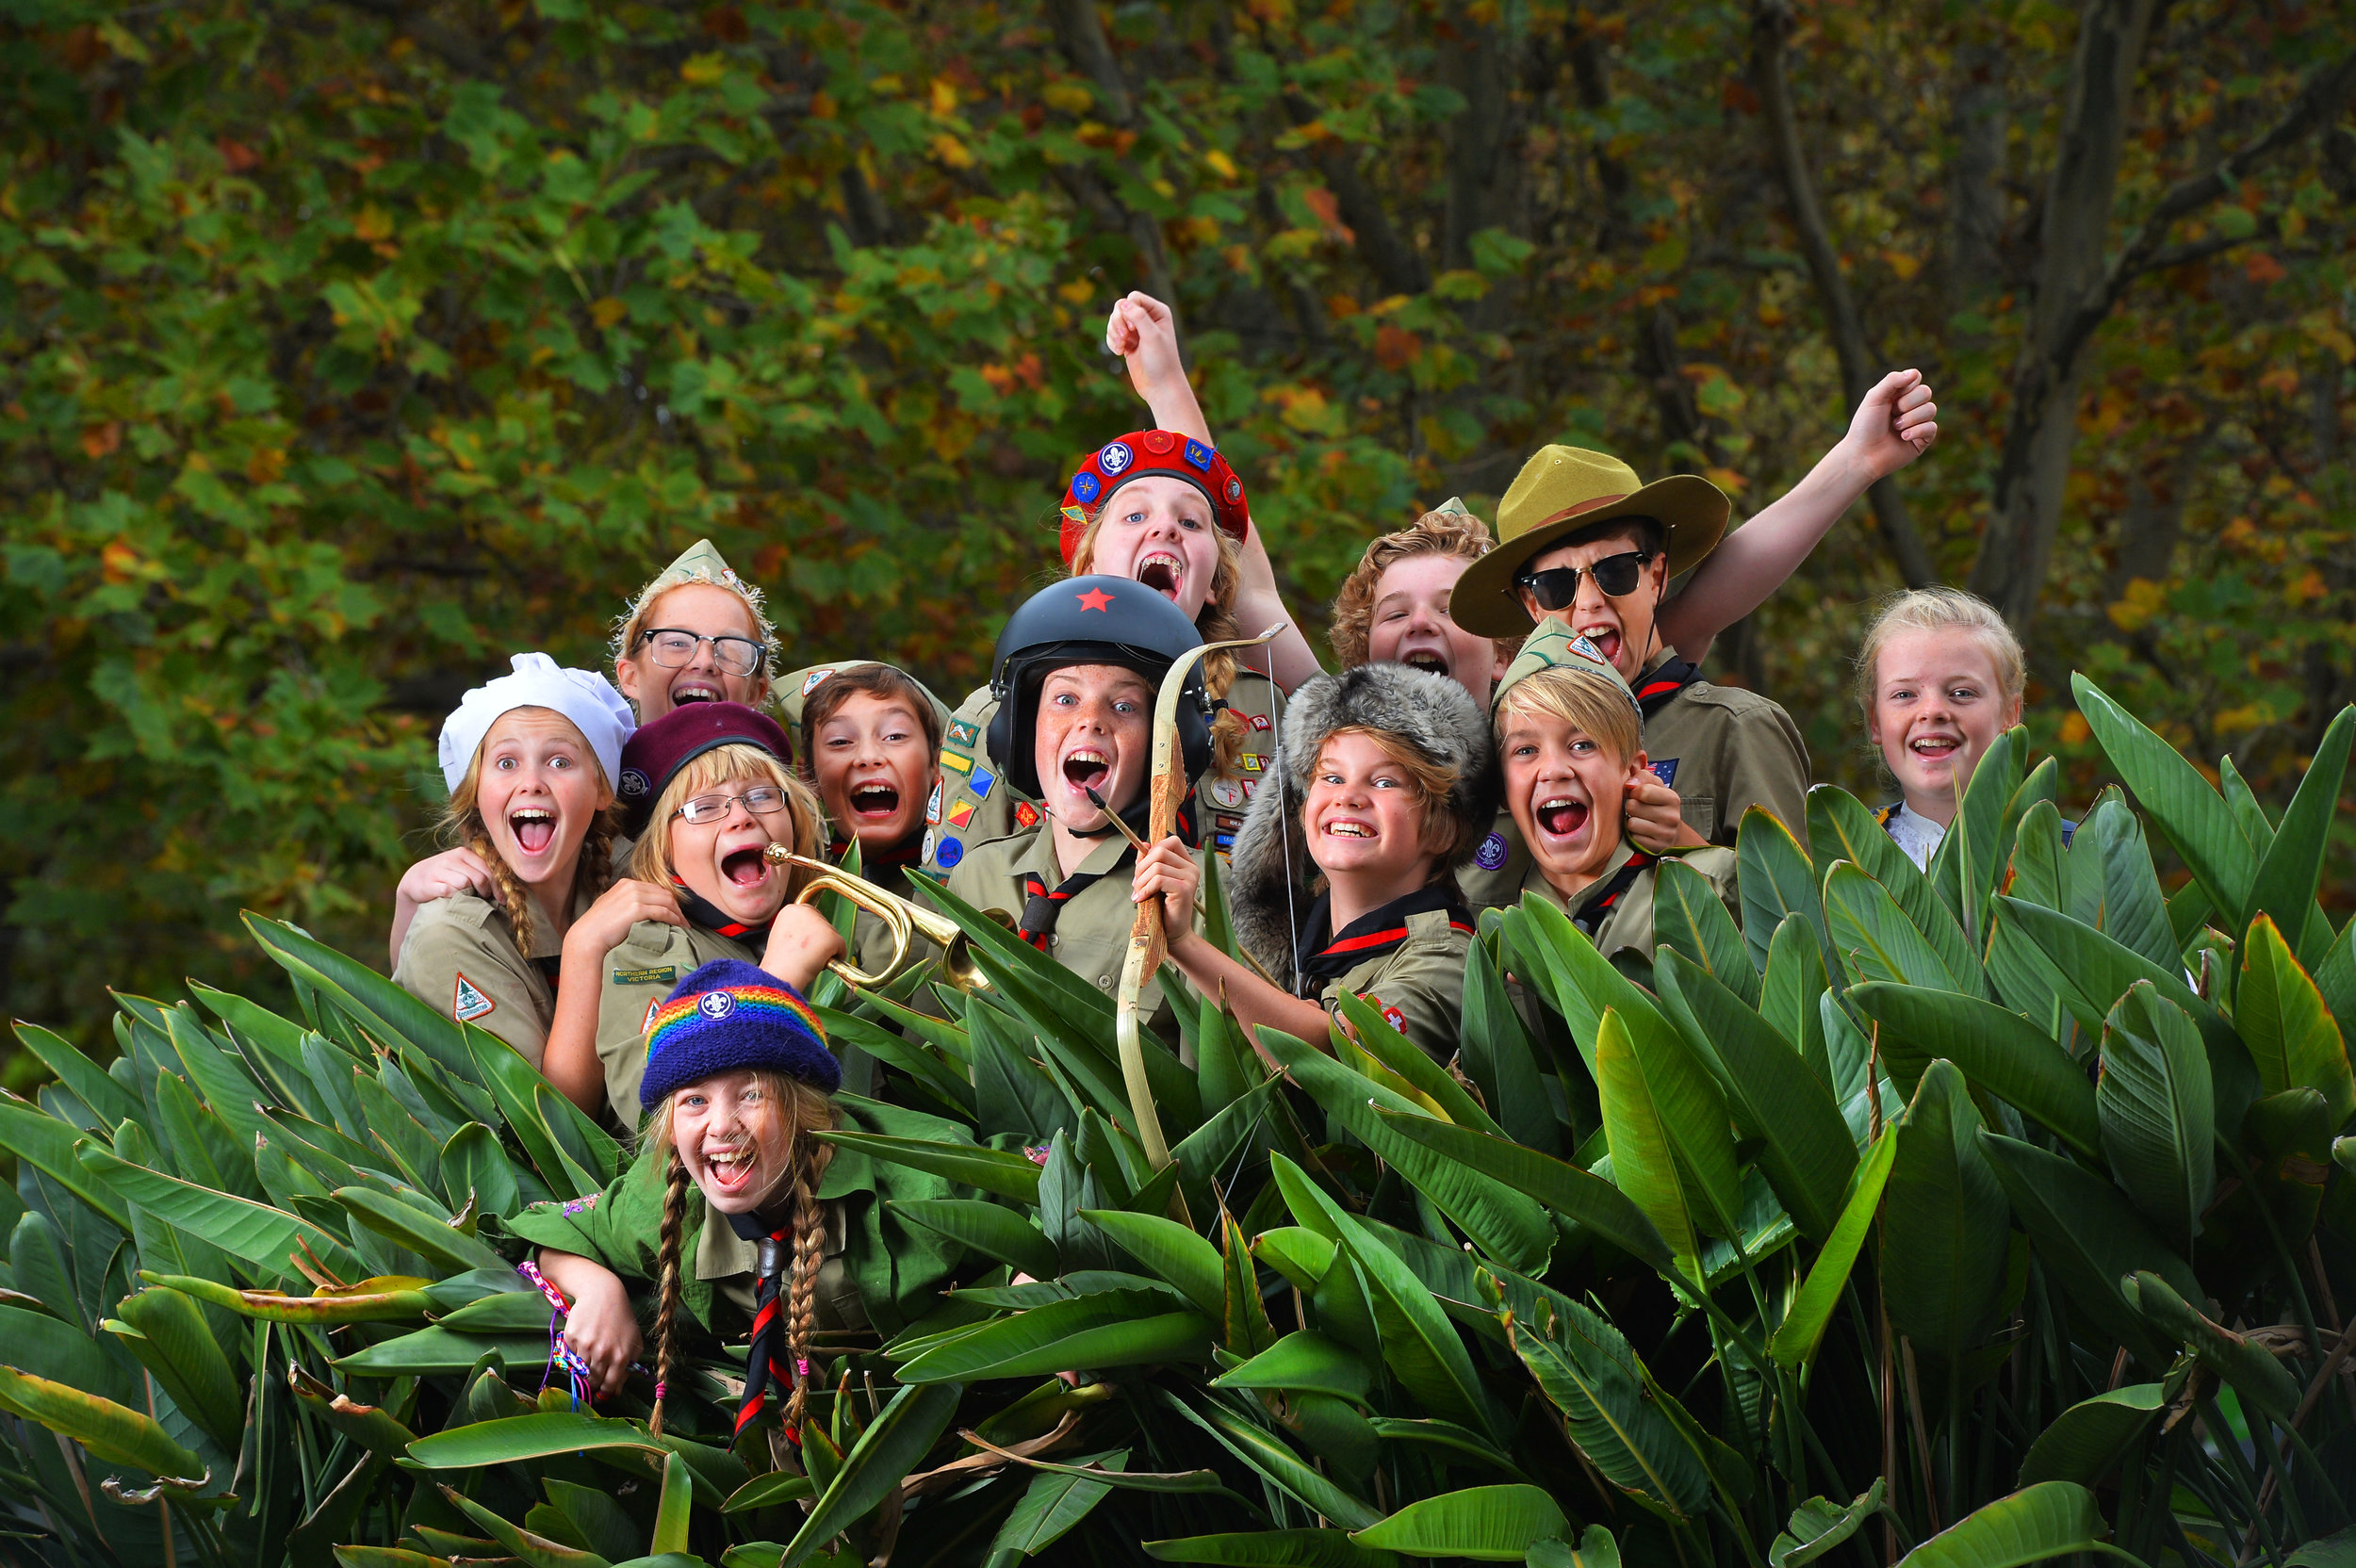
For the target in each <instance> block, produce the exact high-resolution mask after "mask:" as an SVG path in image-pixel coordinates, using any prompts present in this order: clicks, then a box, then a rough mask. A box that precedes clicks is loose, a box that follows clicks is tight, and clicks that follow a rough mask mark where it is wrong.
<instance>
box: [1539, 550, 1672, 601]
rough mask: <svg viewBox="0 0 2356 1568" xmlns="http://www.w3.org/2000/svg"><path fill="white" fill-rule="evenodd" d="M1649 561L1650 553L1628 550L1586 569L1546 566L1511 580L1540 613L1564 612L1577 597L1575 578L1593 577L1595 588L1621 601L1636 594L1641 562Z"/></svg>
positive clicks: (1641, 572) (1641, 567)
mask: <svg viewBox="0 0 2356 1568" xmlns="http://www.w3.org/2000/svg"><path fill="white" fill-rule="evenodd" d="M1652 558H1653V552H1652V551H1650V550H1630V551H1628V553H1627V554H1626V555H1607V556H1605V557H1604V558H1603V559H1602V560H1601V561H1598V562H1595V563H1594V564H1592V565H1586V566H1549V567H1547V568H1546V570H1545V571H1543V572H1524V573H1523V574H1522V575H1521V576H1519V577H1517V578H1515V579H1514V580H1513V585H1514V586H1515V587H1517V588H1527V589H1529V590H1530V595H1531V596H1532V597H1534V598H1536V599H1537V601H1538V608H1539V609H1541V610H1568V609H1569V608H1570V607H1571V603H1572V601H1573V600H1575V599H1577V598H1578V597H1579V575H1580V574H1581V573H1583V572H1592V573H1593V574H1595V586H1596V587H1598V588H1600V589H1602V590H1603V591H1604V592H1605V593H1606V594H1608V595H1610V596H1612V597H1613V598H1615V599H1616V598H1622V597H1625V596H1628V595H1629V594H1633V593H1634V592H1636V585H1637V583H1639V582H1641V581H1643V580H1644V563H1645V562H1647V561H1650V560H1651V559H1652Z"/></svg>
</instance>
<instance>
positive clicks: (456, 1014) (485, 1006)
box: [450, 974, 499, 1023]
mask: <svg viewBox="0 0 2356 1568" xmlns="http://www.w3.org/2000/svg"><path fill="white" fill-rule="evenodd" d="M498 1010H499V1004H498V1003H496V1002H493V1001H492V1000H491V999H490V998H489V997H487V996H485V995H483V993H482V992H481V991H479V990H477V989H475V988H474V983H473V982H472V981H470V980H468V979H467V978H466V976H465V975H464V974H461V975H459V976H458V984H457V985H455V986H454V987H452V988H450V1017H452V1018H454V1019H456V1020H457V1021H459V1022H461V1023H472V1022H473V1021H475V1020H477V1019H479V1018H489V1017H490V1016H491V1015H492V1014H493V1013H494V1012H497V1011H498Z"/></svg>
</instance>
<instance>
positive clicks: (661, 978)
mask: <svg viewBox="0 0 2356 1568" xmlns="http://www.w3.org/2000/svg"><path fill="white" fill-rule="evenodd" d="M614 984H615V985H617V986H676V985H678V984H679V966H678V965H677V964H665V965H663V967H662V968H661V969H617V970H615V971H614Z"/></svg>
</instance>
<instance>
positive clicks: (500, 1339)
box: [330, 1324, 548, 1378]
mask: <svg viewBox="0 0 2356 1568" xmlns="http://www.w3.org/2000/svg"><path fill="white" fill-rule="evenodd" d="M494 1352H496V1353H497V1354H498V1355H499V1358H500V1360H502V1361H503V1362H505V1363H507V1364H509V1365H512V1366H540V1365H544V1364H546V1363H547V1361H548V1335H547V1334H546V1333H540V1334H537V1335H532V1336H530V1337H526V1336H523V1335H519V1334H464V1333H458V1332H455V1331H451V1330H449V1329H445V1328H443V1327H441V1326H440V1325H439V1324H435V1325H434V1326H432V1327H430V1328H424V1329H419V1330H418V1331H417V1332H415V1333H411V1334H403V1335H401V1337H400V1338H399V1339H388V1340H385V1341H384V1342H383V1343H381V1344H377V1345H371V1346H368V1348H365V1349H360V1350H355V1351H353V1352H352V1354H350V1355H348V1356H339V1357H337V1358H336V1359H335V1360H334V1361H333V1362H331V1363H330V1364H331V1365H333V1366H335V1368H337V1369H338V1370H340V1371H342V1372H345V1373H347V1374H356V1375H359V1376H363V1377H369V1378H399V1377H404V1376H423V1375H425V1374H427V1373H434V1372H466V1371H469V1370H471V1369H472V1368H473V1367H474V1365H475V1364H476V1363H477V1362H480V1361H481V1360H482V1359H483V1357H484V1356H486V1355H490V1354H492V1353H494Z"/></svg>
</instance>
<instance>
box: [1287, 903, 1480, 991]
mask: <svg viewBox="0 0 2356 1568" xmlns="http://www.w3.org/2000/svg"><path fill="white" fill-rule="evenodd" d="M1435 909H1440V910H1446V911H1447V913H1448V924H1450V925H1451V926H1454V927H1455V928H1456V929H1457V930H1459V931H1462V932H1464V934H1465V935H1466V936H1468V937H1469V936H1471V935H1473V934H1474V930H1475V927H1474V925H1473V918H1472V913H1471V911H1469V910H1467V909H1466V908H1464V906H1462V905H1460V904H1458V903H1457V902H1456V900H1455V899H1453V898H1451V897H1449V896H1448V890H1447V889H1445V888H1423V889H1420V890H1416V891H1415V892H1412V893H1409V894H1407V895H1406V896H1405V897H1403V898H1395V899H1393V900H1391V901H1390V902H1389V903H1388V904H1385V905H1383V907H1381V908H1379V909H1375V910H1372V911H1369V912H1368V913H1366V914H1363V915H1360V916H1359V917H1358V918H1357V919H1356V920H1353V921H1351V922H1350V923H1349V924H1348V925H1345V926H1343V927H1342V928H1341V929H1340V930H1339V931H1335V932H1333V933H1332V934H1331V935H1330V936H1329V935H1328V934H1327V928H1328V926H1329V925H1330V923H1332V921H1333V895H1332V894H1331V893H1320V894H1319V895H1318V896H1317V902H1316V903H1315V904H1312V905H1311V906H1309V919H1308V923H1306V924H1305V925H1304V926H1303V927H1302V928H1301V941H1300V944H1299V946H1298V948H1297V949H1296V958H1295V961H1296V964H1297V966H1298V967H1299V969H1300V971H1301V980H1300V986H1301V994H1302V995H1304V996H1315V995H1317V992H1319V991H1321V990H1323V989H1324V988H1325V985H1326V982H1327V981H1329V980H1337V979H1339V978H1341V976H1343V975H1345V974H1347V973H1349V972H1350V971H1351V970H1353V969H1356V968H1357V967H1358V966H1359V965H1360V964H1363V963H1365V962H1366V961H1367V960H1368V959H1370V958H1380V957H1383V956H1385V955H1387V954H1392V953H1396V952H1398V951H1399V949H1400V948H1402V947H1404V946H1406V945H1407V921H1408V917H1409V916H1411V915H1421V914H1428V913H1430V912H1431V911H1432V910H1435Z"/></svg>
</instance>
